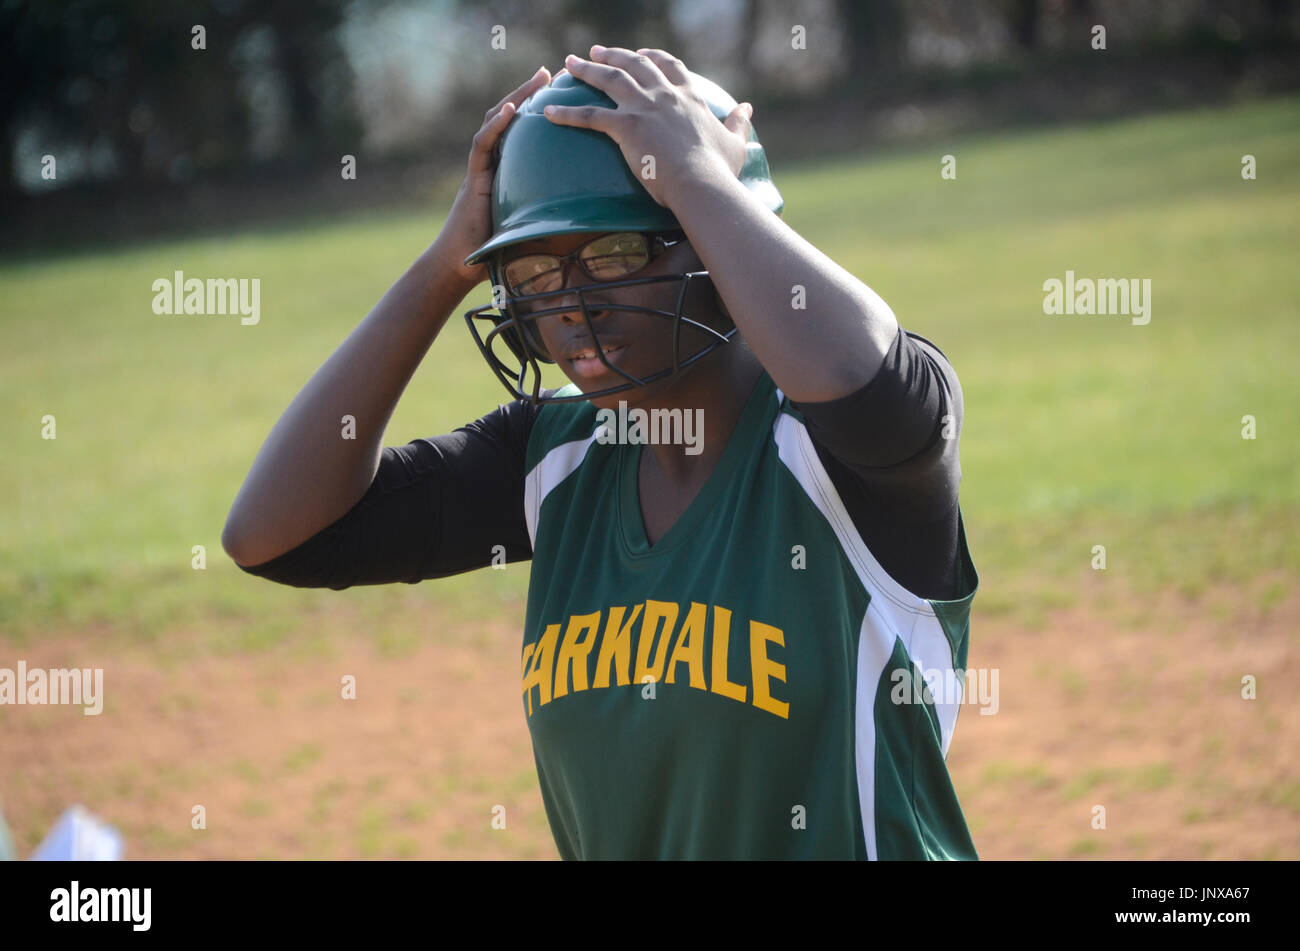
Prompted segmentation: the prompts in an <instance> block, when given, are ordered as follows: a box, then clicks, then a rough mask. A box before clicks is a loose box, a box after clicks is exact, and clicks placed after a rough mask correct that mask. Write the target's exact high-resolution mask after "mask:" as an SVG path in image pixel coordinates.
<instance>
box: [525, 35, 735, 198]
mask: <svg viewBox="0 0 1300 951" xmlns="http://www.w3.org/2000/svg"><path fill="white" fill-rule="evenodd" d="M564 65H565V67H566V68H567V69H568V70H569V72H570V73H572V74H573V75H574V76H576V77H577V78H578V79H581V80H582V81H583V82H584V83H587V84H588V85H590V86H594V87H596V88H597V89H599V90H600V91H601V92H603V93H605V95H607V96H609V98H610V99H613V100H614V102H615V103H616V104H617V106H618V108H617V109H610V108H608V107H601V106H548V107H547V109H546V117H547V118H548V119H550V120H551V121H552V122H554V123H556V124H557V125H569V126H577V127H579V128H583V129H594V130H595V131H597V132H604V133H605V134H606V135H608V136H609V137H610V138H611V139H613V140H614V141H615V142H617V143H618V146H619V148H620V149H621V150H622V152H623V158H624V159H626V160H627V164H628V168H630V169H631V170H632V173H633V174H634V175H636V176H637V180H638V181H640V182H641V184H642V185H643V186H644V187H645V189H646V191H648V192H649V193H650V196H651V197H652V198H654V200H655V201H657V202H658V203H659V204H661V205H663V206H664V207H666V208H669V209H672V208H673V207H674V201H675V200H676V197H675V196H676V195H677V193H678V191H679V189H680V186H681V185H682V184H683V183H686V182H690V181H694V180H699V179H700V178H702V177H705V176H708V175H712V174H719V173H720V171H722V170H726V172H727V173H728V174H730V175H731V177H732V178H735V177H737V176H738V175H739V174H740V169H741V167H742V166H743V165H744V163H745V143H746V142H748V141H749V121H750V116H751V115H752V114H753V108H752V107H751V106H750V105H749V103H747V102H742V103H740V104H738V105H737V106H736V108H735V109H733V110H732V112H731V114H730V115H729V116H727V118H726V119H725V120H723V121H719V120H718V117H717V116H715V115H714V114H713V113H712V112H711V111H710V110H709V107H708V105H707V104H706V103H705V101H704V98H703V97H702V96H700V95H699V93H697V92H696V91H695V90H694V89H692V88H691V86H690V75H689V73H688V72H687V70H686V67H685V65H683V63H682V61H681V60H679V59H677V58H676V57H675V56H671V55H669V54H668V53H665V52H664V51H663V50H656V49H640V50H637V51H636V52H635V53H634V52H632V51H631V50H628V49H623V48H622V47H619V46H612V47H608V48H606V47H604V46H593V47H592V48H591V59H589V60H587V59H582V58H581V57H578V56H572V55H571V56H569V57H568V58H567V59H566V60H565V63H564ZM650 159H653V162H651V161H650ZM652 170H653V175H651V174H650V172H651V171H652Z"/></svg>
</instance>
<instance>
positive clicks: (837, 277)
mask: <svg viewBox="0 0 1300 951" xmlns="http://www.w3.org/2000/svg"><path fill="white" fill-rule="evenodd" d="M671 209H672V211H673V213H674V214H675V215H676V217H677V219H678V221H680V222H681V224H682V227H683V228H684V229H685V231H686V234H687V236H688V237H689V238H690V241H691V245H692V247H694V248H695V251H696V253H697V254H699V256H700V260H701V261H702V262H703V263H704V266H705V267H706V268H708V270H709V274H710V275H711V277H712V279H713V283H714V286H715V287H716V288H717V290H718V293H719V294H720V295H721V297H722V300H723V301H724V302H725V303H726V305H727V309H728V311H729V312H730V313H731V316H732V319H733V320H734V321H735V323H736V326H737V327H738V328H739V330H740V334H741V336H743V337H744V338H745V341H746V342H747V343H748V344H749V346H750V347H751V349H752V350H753V351H754V354H755V356H757V357H758V359H759V361H760V362H761V363H762V364H763V367H764V368H765V369H766V370H767V372H768V374H769V375H770V376H771V377H772V380H773V381H774V382H775V383H776V385H777V386H778V387H780V388H781V390H782V391H784V392H785V394H786V395H787V396H789V397H790V398H791V399H792V400H795V401H796V402H824V401H827V400H833V399H838V398H839V397H842V396H846V395H848V394H849V393H852V392H854V391H856V390H858V389H860V388H861V387H862V386H864V385H865V384H866V383H867V382H868V381H870V380H871V379H872V377H874V376H875V374H876V371H877V370H879V369H880V366H881V364H882V363H883V362H884V359H885V354H886V353H888V351H889V348H890V346H891V345H892V344H893V341H894V339H895V337H896V336H897V334H898V321H897V320H896V319H895V317H894V313H893V311H891V310H890V308H889V306H888V305H887V304H886V303H885V302H884V301H883V300H882V299H881V298H880V296H879V295H877V294H876V293H875V291H873V290H872V289H871V288H869V287H867V286H866V285H865V284H863V283H862V282H861V281H859V280H858V279H857V278H855V277H854V276H853V275H852V274H850V273H849V272H848V271H846V270H844V268H842V267H840V266H839V265H838V264H836V263H835V262H834V261H832V260H831V259H830V258H829V257H827V256H826V255H825V254H823V253H822V252H820V251H819V250H817V248H815V247H813V245H811V244H810V243H808V242H807V241H806V240H804V239H803V238H802V237H801V236H800V235H799V234H797V233H796V232H795V231H794V230H793V229H792V228H791V227H790V226H789V225H787V224H785V222H783V221H782V220H781V219H780V218H778V217H777V216H776V215H774V214H772V212H771V211H769V210H768V209H767V208H765V207H764V206H763V205H762V204H761V203H760V202H758V201H757V200H756V199H755V198H754V197H753V196H752V195H750V194H749V191H748V189H746V188H745V186H744V185H742V184H741V183H740V182H739V180H737V179H736V178H734V177H730V176H727V175H726V174H725V173H720V174H711V173H707V172H706V173H704V174H701V175H696V176H689V177H687V178H686V179H685V181H684V182H683V184H682V186H681V187H680V189H679V190H678V192H677V193H676V194H675V195H674V196H673V201H672V202H671ZM797 287H802V288H803V290H802V303H803V308H802V309H801V308H800V307H798V306H796V304H797V303H798V298H797V296H796V294H797Z"/></svg>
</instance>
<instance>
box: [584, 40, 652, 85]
mask: <svg viewBox="0 0 1300 951" xmlns="http://www.w3.org/2000/svg"><path fill="white" fill-rule="evenodd" d="M591 58H592V60H594V61H595V62H597V63H599V64H603V65H606V66H617V67H618V68H619V69H621V70H623V71H624V72H626V73H627V74H628V75H629V76H631V77H632V78H633V79H634V80H636V82H637V83H638V84H639V85H640V86H641V88H642V89H649V88H651V87H652V86H662V85H665V84H666V83H667V79H666V78H665V77H664V74H663V73H662V72H660V70H659V67H658V66H656V65H655V63H654V61H653V60H652V59H650V58H649V57H648V56H642V55H641V54H640V53H633V52H632V51H631V50H629V49H624V48H623V47H621V46H600V45H596V46H593V47H592V48H591Z"/></svg>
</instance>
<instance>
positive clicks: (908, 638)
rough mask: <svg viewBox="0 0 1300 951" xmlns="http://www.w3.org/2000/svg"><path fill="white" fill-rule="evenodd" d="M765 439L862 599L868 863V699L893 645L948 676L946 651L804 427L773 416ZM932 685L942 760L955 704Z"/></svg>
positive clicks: (872, 846) (861, 736)
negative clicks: (861, 527) (869, 540)
mask: <svg viewBox="0 0 1300 951" xmlns="http://www.w3.org/2000/svg"><path fill="white" fill-rule="evenodd" d="M772 434H773V438H774V439H775V440H776V444H777V449H778V452H779V453H780V457H781V461H782V462H783V463H784V464H785V466H786V468H787V469H789V471H790V473H791V474H792V475H793V476H794V478H795V479H796V481H798V483H799V485H800V486H801V487H802V488H803V490H804V493H805V494H806V495H807V496H808V498H809V499H810V500H811V501H812V503H813V504H814V505H815V506H816V507H817V509H818V511H820V512H821V513H822V515H823V516H824V517H825V518H826V521H827V522H828V523H829V525H830V526H831V529H832V530H833V531H834V533H835V537H836V539H837V540H838V542H839V545H840V549H841V550H842V551H843V552H844V555H845V557H846V558H848V560H849V563H850V564H851V565H852V566H853V569H854V571H855V573H856V574H857V576H858V580H859V581H860V582H861V583H862V586H863V588H864V589H865V590H866V592H867V595H868V597H869V599H870V600H869V603H868V605H867V612H866V615H865V616H864V617H863V619H862V626H861V628H860V630H859V635H858V665H857V672H856V676H857V683H856V684H855V691H856V699H855V717H854V720H855V722H854V730H855V744H854V745H855V750H856V757H857V762H856V771H857V777H858V798H859V802H860V806H861V810H862V827H863V831H864V833H865V837H866V847H867V857H868V858H870V859H875V858H877V849H876V830H875V823H874V818H873V817H874V815H875V743H876V730H875V700H876V689H877V686H878V685H879V683H880V678H881V675H882V674H883V672H884V670H885V667H886V665H887V664H888V663H889V658H890V655H891V654H892V652H893V649H894V643H895V640H899V641H901V642H902V644H903V648H904V650H905V651H906V652H907V656H908V657H909V658H910V659H911V661H912V662H913V664H914V665H919V666H920V667H921V668H922V670H925V671H939V672H941V676H944V677H947V678H953V673H952V669H953V656H952V648H951V645H950V644H949V642H948V638H947V636H946V635H945V634H944V631H943V627H942V625H940V623H939V619H938V618H937V617H936V616H935V613H934V607H933V605H931V604H930V602H929V601H928V600H926V599H925V598H923V597H921V596H919V595H915V594H912V593H911V592H910V591H908V590H907V589H906V588H904V587H903V586H902V585H900V584H899V583H898V582H897V581H895V580H894V579H893V578H892V577H890V575H889V573H888V572H886V571H885V570H884V568H882V567H881V565H880V562H879V561H877V560H876V557H875V556H874V555H873V554H872V553H871V550H870V549H869V548H868V547H867V545H866V543H865V542H864V541H863V540H862V536H861V535H859V534H858V531H857V529H856V528H855V527H854V525H853V520H852V519H851V518H850V517H849V514H848V511H847V510H846V509H845V507H844V503H843V501H842V500H841V499H840V496H839V493H838V492H837V491H836V490H835V486H834V484H833V483H832V482H831V478H830V475H829V474H828V473H827V472H826V468H825V466H823V465H822V462H821V459H820V458H818V456H817V450H816V449H815V448H814V446H813V444H812V439H811V437H810V436H809V435H808V430H807V427H805V426H804V424H803V423H801V422H800V421H799V420H797V419H795V418H794V417H793V416H790V415H789V414H787V413H780V414H779V415H778V416H777V419H776V423H775V424H774V425H773V432H772ZM914 673H915V671H914ZM936 687H937V688H938V692H937V693H936V694H935V696H934V705H935V712H936V713H937V714H938V718H939V725H940V732H941V738H942V749H943V753H944V755H945V756H946V755H947V753H948V746H949V744H950V743H951V741H952V733H953V729H954V727H955V726H956V720H957V713H958V711H959V710H960V703H961V702H960V699H959V698H958V699H957V700H956V702H949V701H950V700H952V699H953V698H951V697H949V696H948V693H947V692H946V691H945V690H944V689H943V688H944V684H942V683H940V684H936Z"/></svg>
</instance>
